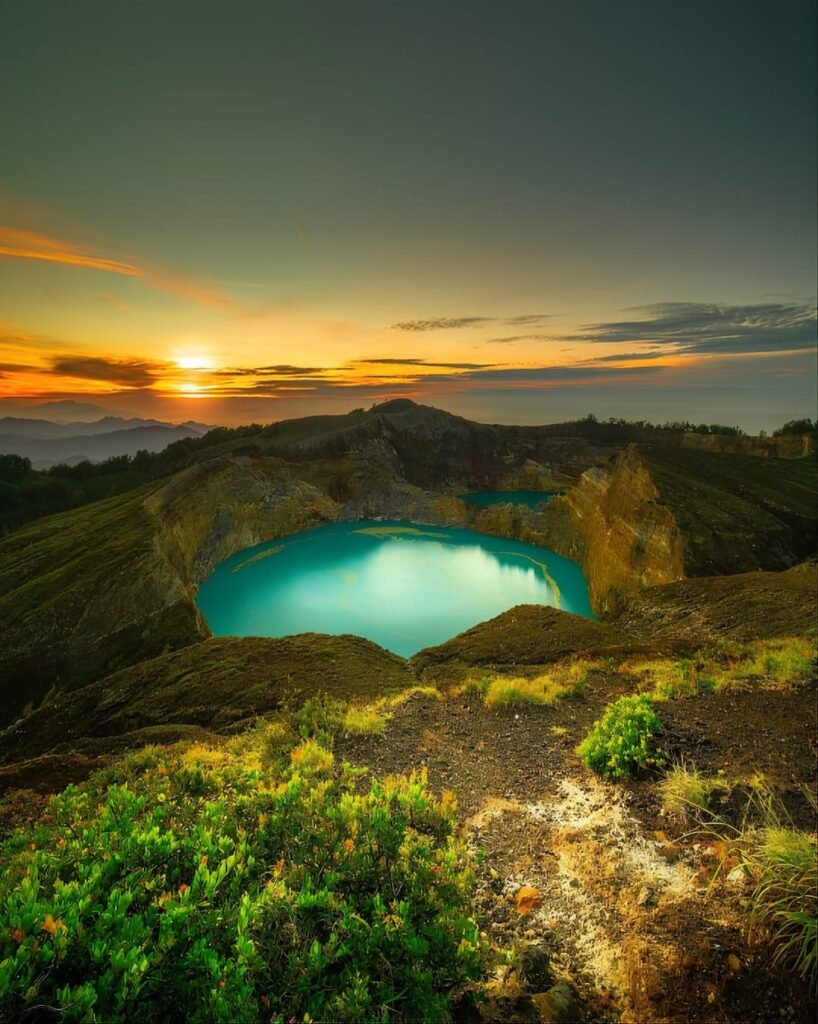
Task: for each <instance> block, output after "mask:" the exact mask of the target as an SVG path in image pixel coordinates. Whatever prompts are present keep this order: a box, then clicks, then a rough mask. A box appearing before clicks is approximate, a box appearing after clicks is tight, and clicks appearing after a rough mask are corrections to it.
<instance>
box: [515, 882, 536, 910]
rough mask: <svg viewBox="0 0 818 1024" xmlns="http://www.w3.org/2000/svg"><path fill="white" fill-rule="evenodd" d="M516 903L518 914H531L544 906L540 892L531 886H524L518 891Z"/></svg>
mask: <svg viewBox="0 0 818 1024" xmlns="http://www.w3.org/2000/svg"><path fill="white" fill-rule="evenodd" d="M514 903H515V905H516V907H517V913H518V914H530V913H531V911H532V910H536V909H537V908H538V907H541V906H542V896H541V895H540V890H539V889H535V888H534V887H533V886H531V885H524V886H522V887H521V888H520V889H518V890H517V895H516V896H515V897H514Z"/></svg>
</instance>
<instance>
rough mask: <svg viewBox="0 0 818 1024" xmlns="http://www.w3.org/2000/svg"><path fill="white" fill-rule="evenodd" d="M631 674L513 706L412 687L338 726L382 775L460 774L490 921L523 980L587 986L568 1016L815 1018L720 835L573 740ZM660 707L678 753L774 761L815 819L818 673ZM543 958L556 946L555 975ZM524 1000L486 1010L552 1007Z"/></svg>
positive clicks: (734, 761) (740, 764)
mask: <svg viewBox="0 0 818 1024" xmlns="http://www.w3.org/2000/svg"><path fill="white" fill-rule="evenodd" d="M624 686H625V684H624V682H623V681H622V680H621V679H620V678H618V677H616V676H612V677H610V678H605V679H601V680H598V681H597V682H596V683H595V684H594V685H592V686H591V687H589V689H588V690H587V691H586V693H585V694H584V695H583V696H582V697H573V698H568V699H566V700H564V701H562V702H560V703H558V704H557V705H556V706H554V707H542V706H532V705H529V706H524V707H521V708H519V709H517V710H503V711H491V710H488V709H487V708H485V706H484V705H483V703H482V700H481V698H480V697H479V696H477V695H474V694H471V695H465V696H459V697H449V698H447V699H437V698H435V697H429V696H415V697H413V698H411V699H410V700H409V701H408V702H407V703H406V704H404V705H403V706H401V707H399V708H397V709H396V710H395V713H394V716H393V718H392V719H391V721H390V722H389V724H388V727H387V732H386V734H385V735H384V736H358V737H351V736H349V737H339V738H338V739H337V741H336V756H337V757H338V758H344V759H347V760H349V761H351V762H353V763H355V764H361V765H368V766H369V767H370V768H371V769H372V771H373V772H374V773H375V774H376V775H386V774H390V773H398V772H405V771H408V770H409V769H411V768H420V767H425V768H426V770H427V772H428V777H429V783H430V785H431V787H432V789H434V790H435V791H442V790H444V789H451V790H453V791H454V792H455V794H456V795H457V799H458V807H459V812H460V817H461V820H462V821H463V823H464V824H463V828H464V830H465V833H466V836H467V838H468V841H469V843H470V844H471V845H472V847H473V848H474V850H475V851H476V852H478V860H479V862H480V866H479V868H478V906H479V912H480V917H481V919H482V923H483V927H484V928H485V930H486V932H487V934H488V936H489V937H490V938H491V939H492V940H493V941H494V942H496V943H497V944H498V945H500V946H502V947H504V948H514V949H516V950H517V951H518V953H519V957H518V959H519V960H520V962H521V965H520V966H518V967H517V968H516V974H517V975H520V976H521V978H514V977H513V978H512V979H511V982H512V985H511V987H512V990H513V988H514V984H515V983H516V982H517V981H518V980H522V981H523V982H524V983H527V987H528V990H529V991H530V992H537V991H539V989H540V988H542V987H546V986H547V985H553V983H554V981H555V980H556V981H561V980H564V981H568V982H570V984H571V985H572V986H573V987H574V988H575V990H576V992H577V993H578V996H579V1003H578V1005H577V1006H576V1008H575V1009H574V1011H573V1014H572V1016H570V1018H569V1019H576V1020H582V1021H589V1022H590V1021H598V1022H603V1021H623V1022H627V1024H649V1022H659V1021H662V1022H674V1024H683V1022H685V1024H686V1022H702V1024H705V1022H706V1024H711V1022H712V1024H745V1022H746V1024H752V1022H757V1024H761V1022H765V1024H767V1022H770V1021H799V1022H800V1021H805V1020H811V1019H813V1012H814V1009H815V1007H814V1001H813V999H812V998H811V996H810V993H809V992H808V991H807V990H806V988H805V987H804V986H801V985H800V984H798V983H794V982H793V981H792V980H791V979H790V978H788V977H787V976H785V975H782V974H781V972H780V971H777V970H775V969H773V967H772V966H771V962H770V961H771V954H770V952H769V950H768V949H767V948H766V947H765V945H764V944H763V942H762V941H761V940H760V939H759V938H758V937H753V936H750V935H748V929H747V895H748V894H747V892H746V891H745V888H744V883H743V882H742V881H741V880H739V881H735V880H733V881H732V882H730V883H727V882H726V881H724V880H723V879H724V878H725V877H726V875H725V873H722V874H721V876H720V880H719V881H718V883H717V884H715V885H711V884H710V883H711V880H712V877H713V875H714V872H715V868H716V865H717V864H718V858H717V855H716V851H715V850H714V848H713V844H712V841H710V840H708V838H707V837H703V836H701V835H700V836H691V835H689V834H687V833H688V830H689V829H688V828H686V827H685V824H684V823H682V822H676V821H673V820H671V819H668V818H667V817H666V816H665V815H663V813H662V808H661V803H660V801H659V799H658V796H657V795H656V793H655V788H654V785H653V782H654V781H655V779H651V778H649V777H644V778H641V779H636V780H634V781H632V782H628V783H625V784H622V783H620V784H612V783H608V782H605V781H602V780H600V779H599V778H598V777H596V776H594V775H593V774H592V773H591V772H589V771H588V770H587V769H585V767H584V766H583V765H582V764H581V763H580V762H579V760H578V759H577V757H576V756H575V754H574V753H573V751H574V747H575V746H576V744H577V743H578V742H579V741H580V740H581V739H582V737H583V736H584V735H585V734H586V732H587V731H588V729H589V728H590V726H591V724H592V723H593V721H594V720H595V719H596V718H598V717H599V715H600V713H601V710H602V708H603V707H604V705H605V704H606V703H607V702H608V701H610V700H612V699H616V697H617V696H619V695H620V694H621V693H622V692H623V690H624ZM657 710H658V713H659V716H660V718H661V719H662V720H663V723H664V725H665V729H664V731H663V734H662V736H661V738H660V745H661V746H662V747H663V749H665V750H666V751H667V753H668V755H669V756H670V757H671V758H672V759H673V760H684V761H685V762H686V763H687V764H689V765H690V764H695V765H696V767H698V768H700V769H702V770H705V771H707V772H710V773H715V772H718V771H720V770H722V771H724V772H725V773H726V777H729V778H730V779H731V780H735V781H737V782H743V783H747V782H749V781H750V780H751V779H753V778H757V777H759V776H761V777H763V778H764V779H765V781H766V782H767V784H768V785H771V786H773V787H774V788H775V790H776V792H777V794H778V795H779V796H780V798H781V800H782V802H783V804H784V806H785V807H786V808H787V810H788V813H789V814H790V815H791V817H792V819H793V820H794V821H795V822H796V823H797V824H799V825H800V826H801V827H806V828H809V827H814V824H815V823H814V819H813V815H812V812H811V810H810V807H809V803H808V802H807V801H806V800H805V799H804V798H803V797H802V796H801V794H800V786H801V785H802V784H807V785H809V786H811V787H812V788H813V789H814V788H815V784H816V759H815V737H816V692H815V687H814V686H812V687H809V688H805V689H801V690H797V691H791V692H767V691H755V692H741V693H737V692H729V693H721V694H710V695H706V696H700V697H695V698H687V699H684V700H678V701H666V702H663V703H661V704H660V705H657ZM740 791H742V790H741V788H740V787H739V789H737V791H736V792H737V793H738V792H740ZM733 804H734V806H732V807H725V808H724V811H725V813H726V814H728V815H729V814H738V813H740V808H739V804H740V800H739V798H738V796H735V797H734V799H733ZM522 886H531V887H533V888H535V889H536V890H537V891H538V892H539V894H540V897H541V901H542V902H541V905H540V906H538V907H535V908H534V909H533V911H532V912H530V913H528V914H524V915H523V914H520V913H518V911H517V908H516V905H515V895H516V894H517V893H518V891H519V890H520V888H521V887H522ZM532 962H533V963H534V964H547V965H548V967H547V970H546V971H545V972H544V974H545V975H547V977H546V976H539V977H538V976H537V973H538V971H540V969H539V968H538V967H535V968H534V969H532V968H531V967H530V966H528V967H527V966H526V965H527V964H528V965H530V963H532ZM526 974H528V975H530V976H529V977H527V978H525V977H522V976H524V975H526ZM540 974H541V975H543V972H542V971H540ZM505 1002H506V1004H508V1003H509V1000H506V1001H505ZM511 1002H512V1003H513V1004H514V1005H512V1006H510V1007H509V1005H505V1009H504V1011H503V1013H502V1014H500V1012H499V1011H497V1015H496V1016H494V1017H492V1013H493V1011H492V1010H491V1009H490V1010H489V1011H488V1014H489V1019H496V1020H500V1019H503V1020H508V1021H515V1020H516V1021H523V1020H540V1019H543V1018H541V1017H539V1016H537V1015H534V1016H531V1015H530V1009H531V1008H530V1006H529V1004H528V1003H526V1001H525V1000H522V1001H521V1000H518V1001H517V1002H516V1003H514V1001H513V1000H512V1001H511ZM484 1019H485V1017H484ZM555 1019H556V1018H555Z"/></svg>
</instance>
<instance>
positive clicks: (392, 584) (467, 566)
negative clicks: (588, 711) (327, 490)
mask: <svg viewBox="0 0 818 1024" xmlns="http://www.w3.org/2000/svg"><path fill="white" fill-rule="evenodd" d="M196 603H197V605H198V607H199V609H200V611H201V612H202V614H203V615H204V616H205V618H206V619H207V621H208V624H209V625H210V628H211V630H212V631H213V632H214V633H215V634H216V635H217V636H272V637H278V636H289V635H291V634H293V633H308V632H315V633H334V634H338V633H354V634H357V635H358V636H363V637H366V638H367V639H369V640H374V641H375V643H377V644H380V645H381V646H382V647H385V648H387V650H390V651H394V652H395V653H396V654H400V655H402V656H403V657H408V656H409V655H411V654H415V653H416V652H417V651H419V650H421V649H422V648H423V647H430V646H432V645H434V644H439V643H442V642H443V641H444V640H449V639H450V638H451V637H453V636H455V634H457V633H461V632H462V631H463V630H464V629H469V628H470V627H471V626H474V625H476V624H477V623H478V622H483V621H484V620H485V619H490V618H492V617H493V616H495V615H499V614H500V612H503V611H505V610H506V609H508V608H511V607H513V606H514V605H516V604H547V605H553V606H555V607H558V608H562V609H564V610H565V611H569V612H575V613H576V614H578V615H585V616H587V617H588V618H593V617H594V616H593V613H592V611H591V606H590V604H589V601H588V587H587V584H586V582H585V578H584V577H583V575H582V570H581V569H580V567H579V566H578V565H577V564H576V563H575V562H572V561H570V560H569V559H567V558H563V557H562V556H560V555H558V554H556V553H555V552H553V551H550V550H549V549H548V548H540V547H535V546H534V545H532V544H521V543H519V542H518V541H513V540H505V539H503V538H502V537H488V536H485V535H483V534H479V533H475V532H473V531H472V530H461V529H455V528H451V527H444V526H417V525H415V524H414V523H402V522H388V523H386V522H377V521H373V520H362V521H360V522H343V523H333V524H331V525H328V526H320V527H318V528H316V529H314V530H306V531H305V532H303V533H296V534H292V535H290V536H288V537H281V538H279V539H278V540H274V541H270V542H268V543H265V544H260V545H258V546H257V547H254V548H248V549H247V550H245V551H240V552H238V553H237V554H235V555H232V556H231V557H230V558H228V559H227V560H226V561H224V562H222V563H221V564H220V565H218V566H217V567H216V569H215V570H214V572H213V574H212V575H211V576H210V577H209V579H207V580H206V581H205V582H204V583H203V584H202V585H201V587H200V588H199V593H198V596H197V598H196Z"/></svg>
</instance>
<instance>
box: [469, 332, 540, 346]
mask: <svg viewBox="0 0 818 1024" xmlns="http://www.w3.org/2000/svg"><path fill="white" fill-rule="evenodd" d="M552 337H553V335H551V334H512V335H511V336H510V337H506V338H487V339H486V340H485V341H484V342H483V344H484V345H511V344H512V343H513V342H515V341H548V340H550V339H551V338H552Z"/></svg>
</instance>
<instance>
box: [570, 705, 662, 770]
mask: <svg viewBox="0 0 818 1024" xmlns="http://www.w3.org/2000/svg"><path fill="white" fill-rule="evenodd" d="M661 728H662V723H661V722H660V721H659V719H658V717H657V716H656V714H655V713H654V710H653V704H652V703H651V701H650V698H648V697H646V696H645V695H644V694H637V695H635V696H633V697H620V698H619V700H618V701H616V702H615V703H613V704H609V705H608V707H607V708H606V709H605V714H604V715H603V716H602V718H600V719H599V721H597V722H595V723H594V726H593V728H592V729H591V731H590V732H589V733H588V735H587V736H586V737H585V739H584V740H583V741H582V743H581V744H580V745H579V746H578V747H577V754H578V755H579V757H580V759H581V760H582V761H583V762H584V764H586V765H587V766H588V767H589V768H593V769H594V771H598V772H601V773H602V774H603V775H607V776H609V777H610V778H612V779H621V778H624V777H625V776H627V775H630V774H631V773H632V772H633V770H634V769H635V768H645V767H647V766H648V765H652V764H659V763H660V761H661V755H659V754H657V753H656V752H655V751H654V750H653V735H654V733H656V732H658V731H659V729H661Z"/></svg>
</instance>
